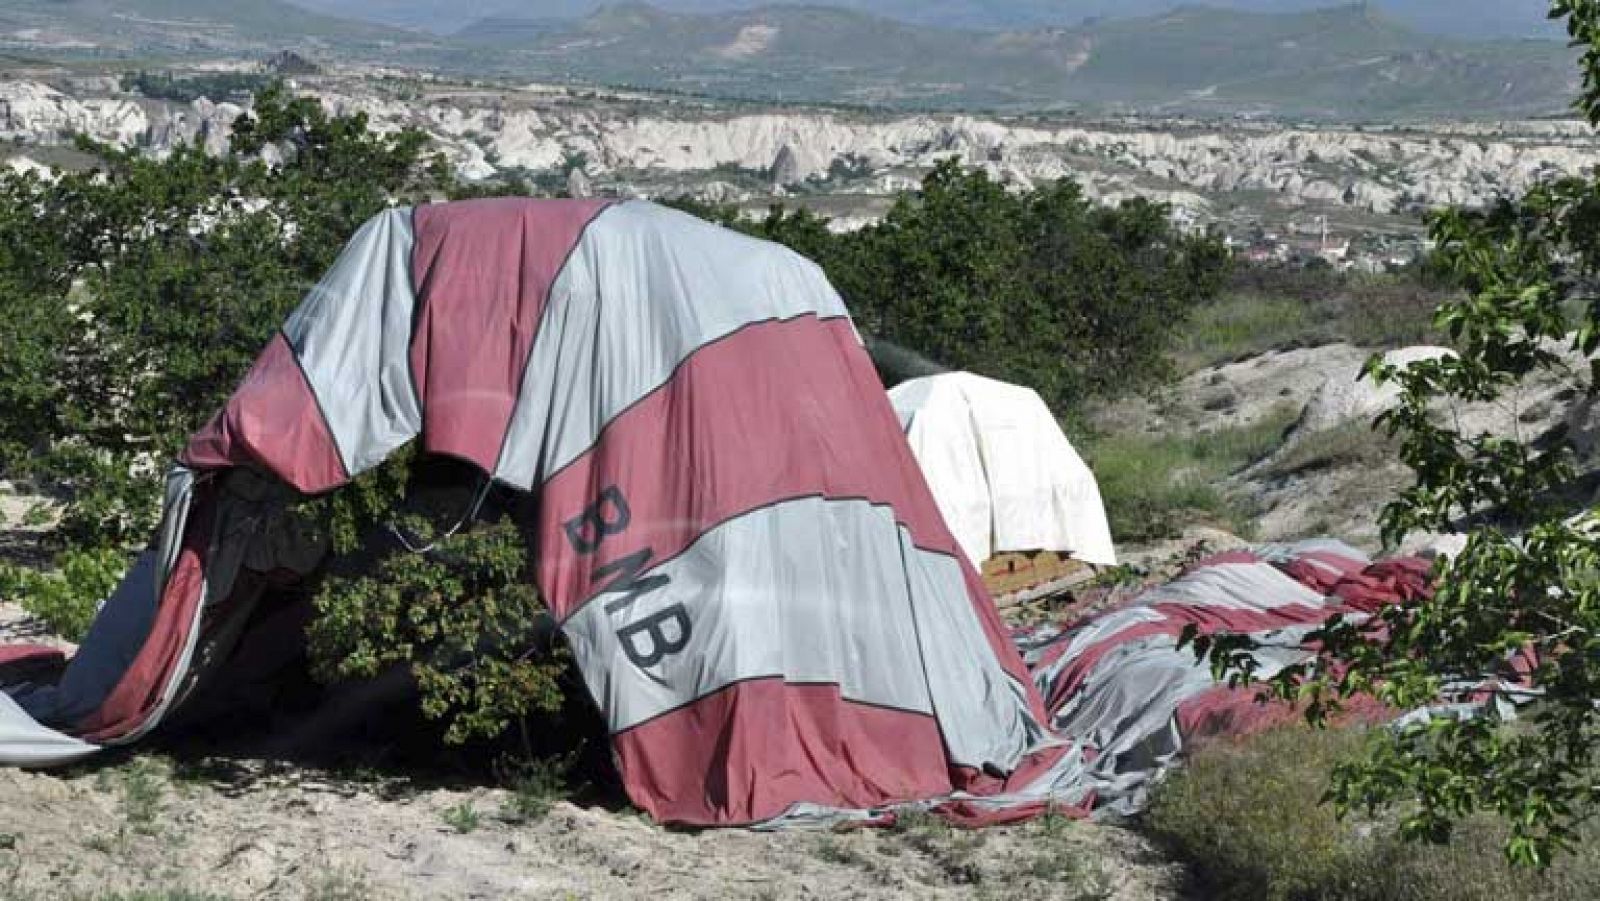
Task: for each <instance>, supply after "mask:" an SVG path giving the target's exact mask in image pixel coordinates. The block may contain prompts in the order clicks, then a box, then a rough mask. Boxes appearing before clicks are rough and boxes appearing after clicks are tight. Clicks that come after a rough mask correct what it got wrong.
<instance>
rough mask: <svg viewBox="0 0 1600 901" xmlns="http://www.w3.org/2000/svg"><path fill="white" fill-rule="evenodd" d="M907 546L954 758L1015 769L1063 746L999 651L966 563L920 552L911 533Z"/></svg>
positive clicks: (932, 681)
mask: <svg viewBox="0 0 1600 901" xmlns="http://www.w3.org/2000/svg"><path fill="white" fill-rule="evenodd" d="M902 544H903V547H904V548H905V550H906V562H905V570H906V574H907V577H908V578H909V581H910V583H911V593H912V596H913V597H914V598H916V603H915V604H914V605H913V606H912V616H913V621H914V624H915V627H916V630H917V641H918V643H919V644H920V646H921V648H922V659H923V663H924V665H925V667H926V672H925V673H924V676H925V677H926V678H927V680H928V689H929V691H930V692H931V693H932V695H933V708H934V715H935V716H937V717H938V719H939V730H940V732H941V733H942V734H943V735H944V743H945V751H946V754H947V756H948V757H949V758H950V761H951V763H954V764H957V765H960V766H969V767H974V768H978V769H982V768H985V767H989V768H998V769H999V770H1001V771H1002V772H1007V773H1009V772H1011V770H1013V769H1015V768H1016V767H1017V765H1018V764H1019V763H1021V762H1022V759H1023V758H1024V757H1026V756H1027V755H1029V754H1031V753H1033V752H1035V751H1037V750H1039V749H1041V748H1044V747H1046V746H1049V745H1052V744H1058V743H1059V742H1058V741H1057V740H1056V739H1055V738H1053V737H1052V736H1050V735H1048V734H1047V733H1046V732H1045V730H1044V726H1043V724H1041V723H1040V722H1039V721H1038V720H1037V719H1035V718H1034V716H1033V712H1032V710H1031V709H1030V707H1029V705H1028V690H1027V686H1025V685H1024V684H1022V683H1020V682H1018V681H1017V680H1016V679H1014V678H1012V676H1011V674H1009V673H1007V672H1006V671H1005V669H1004V668H1003V667H1001V665H1000V661H999V659H998V658H996V657H995V653H994V649H993V648H992V647H990V645H989V640H988V635H987V633H986V632H985V631H984V627H983V623H982V621H980V620H979V619H978V613H977V611H976V610H974V609H973V606H972V604H973V601H972V598H971V597H969V596H968V595H967V589H966V578H965V576H964V575H963V573H962V571H961V563H960V561H959V560H957V559H956V558H955V557H949V556H945V555H943V554H934V553H930V552H927V551H920V550H916V549H915V548H912V547H911V542H910V539H909V538H906V539H905V540H904V541H903V542H902ZM982 600H983V602H984V603H988V599H987V598H983V599H982Z"/></svg>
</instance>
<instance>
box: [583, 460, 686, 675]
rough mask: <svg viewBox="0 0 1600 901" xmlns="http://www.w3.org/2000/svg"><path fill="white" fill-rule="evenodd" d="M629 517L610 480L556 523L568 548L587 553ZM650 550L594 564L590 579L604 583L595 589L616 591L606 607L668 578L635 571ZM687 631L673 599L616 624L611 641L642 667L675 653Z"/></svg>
mask: <svg viewBox="0 0 1600 901" xmlns="http://www.w3.org/2000/svg"><path fill="white" fill-rule="evenodd" d="M632 521H633V511H631V510H629V509H628V499H627V498H625V497H623V496H622V490H621V489H619V488H618V487H617V486H615V485H612V486H609V487H607V488H605V489H604V490H602V491H601V492H600V496H599V497H598V498H596V499H595V502H594V503H593V504H590V505H589V506H588V507H587V508H585V509H584V511H583V512H582V513H580V514H578V515H577V516H575V517H573V518H572V519H569V520H567V521H566V522H564V523H562V525H561V528H562V530H563V531H565V532H566V533H567V542H568V543H569V544H571V545H572V549H573V551H575V552H576V553H577V554H578V555H579V556H582V557H587V556H589V555H591V554H594V553H597V552H598V551H599V550H600V548H601V546H603V545H604V544H605V541H606V539H607V538H610V537H611V536H613V535H620V534H622V533H623V532H625V531H627V528H628V526H629V524H630V523H632ZM654 553H655V552H654V551H653V550H652V549H651V548H644V549H642V550H637V551H634V552H633V553H631V554H629V555H627V556H626V557H619V558H618V559H616V560H613V561H611V562H610V563H607V564H605V565H604V566H601V567H598V568H597V569H595V571H594V578H595V582H596V583H601V582H602V581H603V582H604V585H605V587H604V588H601V589H600V594H615V595H618V597H616V598H614V599H612V600H610V601H607V602H606V606H605V611H606V613H608V614H611V615H616V614H618V613H621V612H622V611H624V610H627V609H628V608H629V607H631V606H633V603H634V602H635V601H637V600H638V599H639V598H641V597H644V596H645V595H647V594H649V593H650V592H652V591H655V590H656V589H658V588H662V587H664V586H666V585H667V584H668V583H670V582H671V581H672V580H671V579H670V578H669V577H668V576H665V575H661V574H659V573H657V574H655V575H650V576H645V577H643V578H640V577H639V573H640V572H642V571H643V570H644V568H645V567H646V566H648V565H649V563H650V558H651V557H652V556H653V555H654ZM608 577H610V578H609V580H607V579H608ZM691 631H692V630H691V627H690V624H689V612H688V611H687V610H685V609H684V607H683V605H682V604H673V605H672V606H670V607H665V608H663V609H661V610H658V611H656V612H655V613H652V614H650V615H649V616H646V617H644V618H643V619H640V620H638V621H636V622H632V623H628V624H627V625H624V626H623V627H622V628H620V629H618V630H617V641H619V642H620V643H621V644H622V652H623V653H624V654H627V655H628V659H629V660H631V661H633V665H634V666H637V667H639V668H640V669H648V668H649V667H652V666H655V665H656V664H657V663H660V662H661V661H662V660H663V659H665V658H666V657H667V656H668V655H669V654H676V653H678V652H679V651H681V650H683V649H684V648H685V647H687V646H688V644H689V636H690V634H691Z"/></svg>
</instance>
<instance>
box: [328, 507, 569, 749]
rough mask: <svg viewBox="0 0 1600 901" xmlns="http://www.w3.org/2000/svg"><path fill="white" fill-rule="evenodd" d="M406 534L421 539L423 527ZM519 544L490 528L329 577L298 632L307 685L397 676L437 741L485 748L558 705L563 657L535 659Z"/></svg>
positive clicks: (528, 581)
mask: <svg viewBox="0 0 1600 901" xmlns="http://www.w3.org/2000/svg"><path fill="white" fill-rule="evenodd" d="M404 527H405V528H406V529H407V530H408V531H411V532H413V533H416V534H420V535H425V536H431V535H432V533H433V531H434V527H433V526H432V525H431V524H430V522H429V520H427V519H426V518H422V517H411V518H409V520H408V521H407V522H406V523H404ZM527 547H528V545H527V542H526V541H525V540H524V538H523V535H522V534H521V532H520V531H518V529H517V528H516V526H515V525H513V524H511V523H509V522H500V523H496V524H493V525H489V526H485V527H483V528H480V529H476V530H472V531H469V532H466V533H463V534H459V535H455V536H452V537H450V538H449V539H448V540H445V541H441V542H440V543H438V544H437V545H436V546H434V547H433V548H432V549H431V550H430V551H428V552H427V553H415V552H413V551H411V550H409V549H406V548H396V549H394V550H392V551H389V552H387V553H385V554H383V555H382V556H381V557H380V558H379V559H378V560H377V561H376V562H375V563H372V564H363V565H361V566H360V568H359V571H358V572H357V573H356V574H353V575H345V574H338V575H334V576H331V577H329V578H328V579H327V580H326V581H325V582H324V584H323V585H322V588H321V590H320V591H319V592H318V593H317V596H316V598H315V600H314V603H315V606H316V610H317V616H316V618H315V619H314V620H313V621H312V623H311V625H310V627H309V628H308V630H307V638H308V640H309V642H310V651H311V659H312V661H313V667H314V669H313V674H314V675H316V676H317V677H318V678H320V679H323V680H325V681H329V682H332V681H338V680H341V679H370V678H373V677H375V676H377V675H378V674H379V673H380V672H382V671H383V670H384V669H387V668H388V667H390V666H396V665H399V666H406V667H408V668H409V670H410V672H411V675H412V676H413V677H414V678H415V679H416V682H417V686H418V688H419V689H420V691H421V694H422V709H423V712H424V713H426V714H427V715H428V716H429V717H431V718H435V719H448V721H449V727H448V731H447V732H446V733H445V739H446V741H450V742H456V743H460V742H464V741H467V740H468V739H471V738H474V737H477V738H493V737H495V736H496V735H499V734H500V732H501V731H503V730H504V729H505V727H506V726H507V725H509V724H510V723H511V722H512V721H513V720H515V719H518V718H520V717H522V716H525V715H527V714H530V713H534V712H551V711H555V710H558V709H559V708H560V706H561V697H562V695H561V690H560V687H559V685H558V682H557V679H558V677H559V676H560V675H561V673H562V671H563V669H564V659H565V657H564V655H563V654H559V653H558V654H553V655H549V656H535V655H534V654H533V652H532V651H531V650H530V648H532V647H534V646H535V645H534V641H533V636H532V634H531V633H532V629H533V627H534V624H535V623H536V622H537V621H538V620H539V618H540V617H541V615H542V611H543V608H542V606H541V604H540V602H539V597H538V592H537V591H536V590H535V589H534V587H533V580H532V576H531V573H530V572H529V571H528V570H529V567H528V560H527V553H528V551H527Z"/></svg>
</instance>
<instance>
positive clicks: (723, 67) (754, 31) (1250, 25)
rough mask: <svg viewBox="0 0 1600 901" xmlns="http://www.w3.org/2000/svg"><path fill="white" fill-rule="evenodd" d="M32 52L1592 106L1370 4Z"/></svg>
mask: <svg viewBox="0 0 1600 901" xmlns="http://www.w3.org/2000/svg"><path fill="white" fill-rule="evenodd" d="M948 2H958V0H948ZM1018 2H1022V0H1018ZM1041 2H1042V0H1041ZM1451 2H1459V3H1471V2H1475V0H1451ZM1499 2H1515V0H1499ZM1036 5H1038V4H1036ZM8 34H9V35H11V36H12V39H11V40H6V39H5V36H6V35H8ZM19 35H20V36H21V37H20V38H19V37H18V36H19ZM29 36H31V40H32V43H33V44H35V45H39V44H41V42H48V41H51V40H54V41H57V43H58V44H61V46H62V47H64V48H67V49H64V50H62V52H70V49H71V47H72V45H73V42H74V41H78V42H79V43H83V44H93V45H94V47H93V48H92V51H89V50H83V51H82V52H92V53H93V54H94V55H98V56H103V55H105V54H106V53H107V52H108V51H110V50H112V49H116V50H119V51H121V52H123V53H125V54H128V55H133V54H143V55H150V54H163V53H164V54H183V55H205V54H213V55H214V54H217V53H221V52H228V51H231V52H246V53H248V52H260V51H263V50H275V49H281V48H284V47H292V48H295V49H301V50H306V51H309V52H310V53H311V55H313V56H315V55H317V54H319V53H320V54H321V55H322V56H323V57H324V58H333V59H344V60H352V59H366V60H373V61H387V62H396V63H402V64H410V65H422V66H434V67H438V68H442V69H445V70H448V71H453V72H457V73H466V74H490V75H500V76H506V77H514V78H519V79H527V80H574V79H575V80H583V81H592V82H598V83H605V84H626V85H634V86H639V87H649V88H657V89H675V90H681V91H689V92H693V93H697V94H707V95H713V96H722V97H732V98H745V99H758V100H765V101H773V100H776V101H803V102H838V103H855V104H869V105H889V106H918V107H930V108H961V107H966V108H989V109H1001V110H1013V111H1016V110H1056V111H1060V110H1064V109H1092V110H1097V111H1102V110H1109V111H1129V112H1143V113H1176V112H1185V113H1195V112H1198V113H1229V114H1231V113H1254V114H1261V115H1278V116H1304V117H1321V118H1337V119H1358V120H1387V119H1395V118H1408V117H1430V116H1438V117H1462V116H1468V117H1494V116H1526V115H1543V114H1553V113H1561V112H1564V111H1566V110H1568V108H1569V104H1570V98H1571V97H1573V96H1574V95H1575V91H1576V68H1575V66H1574V65H1573V56H1572V52H1571V51H1570V50H1568V49H1567V48H1566V47H1565V46H1564V45H1562V44H1561V43H1560V42H1556V41H1544V40H1500V41H1476V42H1475V41H1465V40H1459V39H1451V38H1443V37H1438V36H1434V35H1427V34H1423V33H1421V32H1418V31H1416V30H1414V29H1411V28H1409V27H1408V26H1406V25H1404V24H1401V23H1399V22H1398V21H1396V20H1394V19H1391V18H1389V17H1388V16H1387V15H1385V14H1382V13H1379V12H1378V11H1376V8H1375V7H1374V6H1372V5H1369V4H1353V5H1347V6H1340V7H1331V8H1326V9H1318V10H1311V11H1305V12H1297V13H1279V14H1265V13H1250V12H1241V11H1238V10H1233V9H1224V8H1218V7H1210V6H1186V7H1181V8H1179V9H1176V10H1173V11H1171V12H1167V13H1163V14H1161V15H1157V16H1152V17H1147V18H1141V19H1108V20H1103V21H1098V22H1092V23H1088V24H1082V25H1078V26H1074V27H1062V28H1036V29H1019V30H1004V31H967V30H958V29H949V28H939V27H931V26H927V25H918V24H913V23H909V22H903V21H899V20H894V19H885V18H880V17H876V16H871V15H867V14H865V13H861V12H856V11H852V10H847V9H842V8H838V7H826V6H769V7H764V8H760V9H753V10H743V11H731V12H722V13H715V14H710V13H707V14H699V13H678V12H671V11H668V10H664V9H660V8H658V7H654V6H649V5H645V4H643V3H619V4H612V5H608V6H604V7H602V8H600V9H599V10H597V11H595V12H594V13H592V14H590V15H588V16H585V17H583V18H580V19H561V18H551V17H547V16H539V17H530V16H522V15H499V16H494V17H490V18H484V19H480V20H477V21H475V22H472V23H470V24H468V25H467V26H466V27H464V28H462V29H460V30H459V31H457V32H456V33H454V34H452V35H448V36H436V35H428V34H423V33H419V32H415V31H405V30H400V29H394V28H389V27H385V26H380V25H373V24H370V23H357V22H352V21H350V20H347V19H341V18H336V17H330V16H325V15H321V14H315V13H309V12H304V11H301V10H299V9H298V8H296V7H293V6H289V5H287V4H286V3H283V2H280V0H232V2H227V3H208V2H204V0H116V2H113V0H7V3H6V4H5V5H4V6H0V49H3V48H4V47H5V46H6V45H7V44H12V45H17V44H20V45H23V46H27V45H28V44H29V40H30V37H29Z"/></svg>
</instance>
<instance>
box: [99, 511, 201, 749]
mask: <svg viewBox="0 0 1600 901" xmlns="http://www.w3.org/2000/svg"><path fill="white" fill-rule="evenodd" d="M191 503H192V504H193V506H192V507H191V508H190V513H189V525H188V528H187V530H186V531H185V533H184V538H183V548H182V550H181V551H180V552H179V554H178V562H177V564H176V565H175V566H173V568H172V575H171V576H170V577H169V578H168V580H167V588H166V591H165V592H163V593H162V595H161V601H160V604H159V607H158V609H157V610H156V618H155V622H154V623H152V624H151V626H150V637H149V638H148V639H146V640H145V643H144V647H142V648H140V649H139V654H138V656H136V657H135V658H134V659H133V664H132V665H131V666H129V667H128V671H127V672H126V673H124V674H123V676H122V681H121V682H118V683H117V687H116V688H114V689H112V691H111V694H110V695H108V696H107V697H106V700H105V703H103V704H101V705H100V709H99V710H97V711H95V712H94V713H92V714H90V715H89V716H88V717H87V718H85V719H84V720H83V722H81V723H79V724H78V725H77V726H76V727H75V728H74V729H73V731H74V732H75V733H77V734H78V735H79V737H81V738H82V739H83V740H84V741H90V742H105V741H108V740H110V739H114V738H117V737H119V736H122V735H126V734H128V733H129V732H132V731H134V730H135V729H137V728H139V726H140V725H142V724H143V723H144V721H145V719H146V717H148V716H149V714H150V712H151V711H152V710H154V709H155V707H156V705H157V703H158V702H159V701H160V695H161V690H162V688H164V687H165V686H166V684H167V682H168V680H169V679H170V678H171V677H172V675H173V671H174V669H175V668H176V667H177V666H178V659H179V658H180V657H181V656H183V648H184V645H185V644H187V642H188V639H189V631H190V629H191V628H192V626H193V625H194V622H195V608H196V607H197V606H199V604H200V601H201V598H202V596H203V595H204V593H205V569H204V561H205V556H206V553H207V549H208V547H209V546H210V543H211V525H212V523H211V520H212V503H213V499H212V496H211V492H210V491H207V490H205V489H203V488H202V489H199V490H197V491H196V492H195V496H194V499H193V501H192V502H191Z"/></svg>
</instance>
